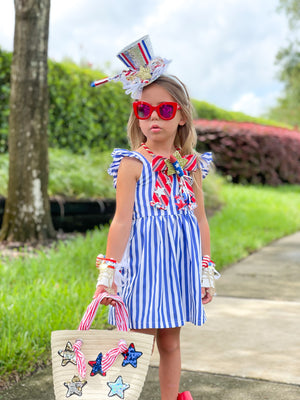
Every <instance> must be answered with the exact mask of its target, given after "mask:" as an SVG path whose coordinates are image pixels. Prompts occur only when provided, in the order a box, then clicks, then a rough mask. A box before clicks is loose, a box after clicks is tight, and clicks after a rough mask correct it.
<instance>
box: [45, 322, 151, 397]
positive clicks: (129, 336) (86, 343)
mask: <svg viewBox="0 0 300 400" xmlns="http://www.w3.org/2000/svg"><path fill="white" fill-rule="evenodd" d="M78 339H81V340H82V342H83V344H82V346H81V351H82V352H83V354H84V356H85V363H86V366H87V373H86V377H85V378H81V380H86V381H87V383H86V384H84V385H83V387H82V389H79V391H76V390H75V392H76V393H72V390H69V389H68V387H67V386H66V385H65V383H67V385H68V383H70V382H71V381H72V379H73V378H74V376H78V370H77V366H76V365H74V364H72V363H71V362H68V363H67V364H66V365H65V366H62V360H63V358H62V356H61V355H60V354H59V351H61V350H64V349H65V348H66V344H67V342H71V344H72V345H74V343H75V342H76V340H78ZM120 339H123V340H125V342H126V344H127V346H128V347H129V345H130V344H131V343H133V344H134V347H135V350H136V351H137V352H142V355H141V356H140V357H139V358H137V364H136V365H137V366H136V367H134V366H132V365H131V364H127V365H125V366H122V363H123V361H124V356H123V355H122V354H120V355H118V357H117V359H116V361H115V363H114V364H113V365H112V367H111V368H110V369H109V370H108V371H107V372H106V376H101V375H100V374H99V373H97V374H96V375H94V376H91V375H90V373H91V371H92V367H91V366H90V365H88V362H89V361H95V360H96V359H97V356H98V354H99V353H102V354H103V355H104V354H105V353H106V352H107V351H109V350H111V349H112V348H115V347H117V346H118V343H119V340H120ZM152 346H153V336H152V335H146V334H142V333H135V332H120V331H117V330H113V331H108V330H95V329H91V330H86V331H78V330H76V331H74V330H64V331H54V332H52V334H51V349H52V370H53V384H54V392H55V399H56V400H63V399H66V398H69V397H71V398H72V399H73V398H78V397H80V399H82V400H100V399H119V398H121V399H126V400H137V399H138V398H139V396H140V393H141V391H142V388H143V385H144V382H145V378H146V375H147V371H148V366H149V362H150V357H151V354H152ZM119 377H121V379H120V378H119ZM115 382H121V387H123V389H121V391H117V390H116V385H114V384H115ZM108 383H110V385H108ZM127 385H129V386H127ZM112 387H113V390H112ZM124 388H126V389H124Z"/></svg>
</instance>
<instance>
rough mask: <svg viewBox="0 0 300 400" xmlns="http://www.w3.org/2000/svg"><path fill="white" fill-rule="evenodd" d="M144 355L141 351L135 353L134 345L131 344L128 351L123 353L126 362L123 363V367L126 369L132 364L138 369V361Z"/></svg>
mask: <svg viewBox="0 0 300 400" xmlns="http://www.w3.org/2000/svg"><path fill="white" fill-rule="evenodd" d="M142 354H143V353H142V352H141V351H135V347H134V344H133V343H131V344H130V346H129V347H128V349H127V350H126V351H125V352H124V353H122V355H123V357H124V360H123V363H122V367H125V366H126V365H128V364H131V365H132V366H133V367H134V368H136V367H137V359H138V358H139V357H141V355H142Z"/></svg>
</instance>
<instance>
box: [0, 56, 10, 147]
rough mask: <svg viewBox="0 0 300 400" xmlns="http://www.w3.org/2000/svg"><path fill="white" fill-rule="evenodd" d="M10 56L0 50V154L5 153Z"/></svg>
mask: <svg viewBox="0 0 300 400" xmlns="http://www.w3.org/2000/svg"><path fill="white" fill-rule="evenodd" d="M11 60H12V54H11V53H8V52H7V51H4V50H1V48H0V154H1V153H5V152H7V149H8V147H7V132H8V117H9V96H10V65H11Z"/></svg>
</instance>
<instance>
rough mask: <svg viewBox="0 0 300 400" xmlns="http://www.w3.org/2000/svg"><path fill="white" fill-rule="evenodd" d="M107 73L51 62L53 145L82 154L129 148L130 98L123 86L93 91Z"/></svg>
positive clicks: (50, 111) (50, 132)
mask: <svg viewBox="0 0 300 400" xmlns="http://www.w3.org/2000/svg"><path fill="white" fill-rule="evenodd" d="M100 78H103V74H102V73H100V72H99V71H94V70H91V69H88V68H80V67H78V66H77V65H75V64H72V63H57V62H53V61H49V74H48V84H49V96H50V107H49V128H48V129H49V145H50V147H57V148H68V149H70V150H71V151H73V152H74V153H82V152H85V151H87V150H88V149H90V148H93V149H98V150H107V149H110V148H113V147H124V146H127V137H126V125H127V120H128V116H129V113H130V98H129V97H128V96H127V95H126V94H125V93H124V91H123V89H122V86H121V84H120V83H111V84H106V85H102V86H100V87H97V88H92V87H91V86H90V83H91V82H92V81H94V80H96V79H100Z"/></svg>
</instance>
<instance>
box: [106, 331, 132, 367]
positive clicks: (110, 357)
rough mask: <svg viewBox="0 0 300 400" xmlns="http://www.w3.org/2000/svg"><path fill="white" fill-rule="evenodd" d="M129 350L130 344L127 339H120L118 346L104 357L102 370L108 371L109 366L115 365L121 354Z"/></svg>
mask: <svg viewBox="0 0 300 400" xmlns="http://www.w3.org/2000/svg"><path fill="white" fill-rule="evenodd" d="M127 350H128V346H127V344H126V342H125V340H123V339H120V340H119V344H118V347H115V348H113V349H111V350H109V351H108V352H107V353H106V354H104V356H103V357H102V371H103V372H106V371H108V370H109V368H110V367H111V366H112V365H113V363H114V362H115V361H116V359H117V357H118V355H119V354H122V353H125V351H127Z"/></svg>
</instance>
